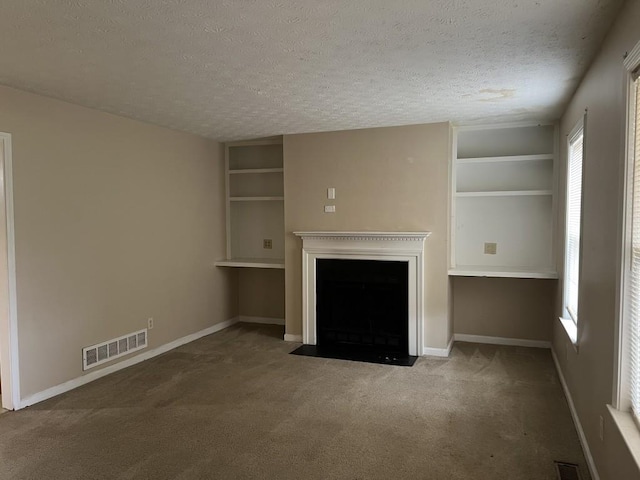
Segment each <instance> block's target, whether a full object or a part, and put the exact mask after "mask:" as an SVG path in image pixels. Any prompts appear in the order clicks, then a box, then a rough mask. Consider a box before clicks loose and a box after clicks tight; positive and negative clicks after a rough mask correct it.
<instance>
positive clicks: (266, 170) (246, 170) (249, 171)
mask: <svg viewBox="0 0 640 480" xmlns="http://www.w3.org/2000/svg"><path fill="white" fill-rule="evenodd" d="M283 172H284V168H243V169H236V170H229V175H240V174H256V173H283Z"/></svg>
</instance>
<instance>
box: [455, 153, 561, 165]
mask: <svg viewBox="0 0 640 480" xmlns="http://www.w3.org/2000/svg"><path fill="white" fill-rule="evenodd" d="M544 160H553V155H552V154H543V155H508V156H501V157H473V158H458V159H456V163H457V164H458V165H461V164H466V163H473V164H476V163H497V162H536V161H544Z"/></svg>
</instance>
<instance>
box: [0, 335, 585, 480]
mask: <svg viewBox="0 0 640 480" xmlns="http://www.w3.org/2000/svg"><path fill="white" fill-rule="evenodd" d="M282 334H283V331H282V327H277V326H265V325H251V324H242V325H236V326H233V327H231V328H228V329H226V330H223V331H221V332H218V333H216V334H213V335H210V336H208V337H204V338H202V339H200V340H197V341H195V342H193V343H190V344H188V345H184V346H182V347H179V348H177V349H175V350H172V351H170V352H168V353H166V354H164V355H161V356H159V357H156V358H154V359H151V360H148V361H146V362H143V363H141V364H138V365H136V366H133V367H130V368H128V369H126V370H122V371H120V372H117V373H115V374H112V375H110V376H108V377H105V378H103V379H100V380H97V381H95V382H93V383H91V384H88V385H85V386H83V387H81V388H78V389H76V390H74V391H72V392H68V393H66V394H63V395H60V396H58V397H56V398H52V399H50V400H47V401H45V402H42V403H39V404H37V405H34V406H32V407H29V408H26V409H24V410H21V411H18V412H9V413H7V414H4V415H2V416H0V478H1V479H3V480H8V479H47V480H53V479H61V480H62V479H64V480H74V479H85V480H86V479H154V480H155V479H296V480H297V479H349V480H360V479H361V480H365V479H385V480H388V479H431V480H440V479H442V480H457V479H470V480H484V479H487V480H489V479H490V480H493V479H509V480H543V479H549V480H554V479H555V478H556V476H555V469H554V464H553V462H554V460H559V461H565V462H571V463H577V464H579V465H580V470H581V474H582V477H583V479H589V478H590V477H589V474H588V470H587V469H586V464H585V460H584V457H583V454H582V451H581V449H580V445H579V442H578V437H577V435H576V431H575V428H574V426H573V423H572V421H571V416H570V413H569V409H568V407H567V403H566V400H565V398H564V395H563V392H562V388H561V386H560V383H559V380H558V377H557V374H556V372H555V369H554V365H553V360H552V358H551V354H550V352H549V351H548V350H543V349H533V348H519V347H502V346H491V345H478V344H471V343H456V344H455V345H454V348H453V351H452V353H451V356H450V357H449V358H433V357H421V358H419V359H418V361H417V362H416V364H415V365H414V366H413V367H411V368H407V367H395V366H387V365H375V364H369V363H358V362H351V361H345V360H332V359H324V358H312V357H302V356H296V355H289V352H290V351H292V350H293V349H294V348H296V346H297V345H296V344H291V343H285V342H284V341H282Z"/></svg>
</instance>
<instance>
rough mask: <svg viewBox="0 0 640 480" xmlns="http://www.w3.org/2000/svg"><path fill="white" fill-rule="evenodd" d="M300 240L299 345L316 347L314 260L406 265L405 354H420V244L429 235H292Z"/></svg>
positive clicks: (421, 323) (367, 233) (419, 233)
mask: <svg viewBox="0 0 640 480" xmlns="http://www.w3.org/2000/svg"><path fill="white" fill-rule="evenodd" d="M293 233H294V235H296V236H298V237H300V238H302V342H303V343H305V344H307V345H315V344H316V260H317V259H321V258H334V259H349V260H378V261H399V262H407V263H408V267H409V279H408V280H409V289H408V291H409V298H408V302H409V319H408V322H409V354H410V355H422V354H423V352H424V349H423V343H424V338H423V332H424V321H425V309H424V242H425V239H426V238H427V237H428V236H429V235H430V232H293Z"/></svg>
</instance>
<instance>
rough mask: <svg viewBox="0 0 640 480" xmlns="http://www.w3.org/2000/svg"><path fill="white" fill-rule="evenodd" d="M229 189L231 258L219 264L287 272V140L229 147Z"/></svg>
mask: <svg viewBox="0 0 640 480" xmlns="http://www.w3.org/2000/svg"><path fill="white" fill-rule="evenodd" d="M226 188H227V190H226V195H227V258H226V259H224V260H221V261H218V262H216V265H217V266H220V267H250V268H278V269H281V268H284V260H283V259H284V169H283V156H282V140H281V139H274V140H253V141H247V142H234V143H229V144H227V145H226ZM265 239H269V240H271V242H272V248H270V249H266V248H264V245H263V240H265Z"/></svg>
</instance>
